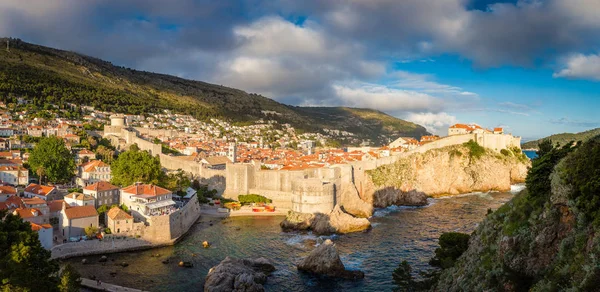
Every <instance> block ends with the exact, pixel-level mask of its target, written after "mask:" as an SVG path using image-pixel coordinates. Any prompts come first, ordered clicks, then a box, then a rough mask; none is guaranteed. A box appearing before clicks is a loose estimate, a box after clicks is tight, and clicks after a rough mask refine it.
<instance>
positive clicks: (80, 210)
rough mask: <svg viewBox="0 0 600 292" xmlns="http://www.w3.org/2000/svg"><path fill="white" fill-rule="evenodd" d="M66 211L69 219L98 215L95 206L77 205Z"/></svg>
mask: <svg viewBox="0 0 600 292" xmlns="http://www.w3.org/2000/svg"><path fill="white" fill-rule="evenodd" d="M64 212H65V215H67V218H69V219H77V218H85V217H93V216H98V212H97V211H96V208H94V206H75V207H71V208H68V209H66V210H65V211H64Z"/></svg>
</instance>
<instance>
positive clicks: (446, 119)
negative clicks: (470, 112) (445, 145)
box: [406, 112, 458, 135]
mask: <svg viewBox="0 0 600 292" xmlns="http://www.w3.org/2000/svg"><path fill="white" fill-rule="evenodd" d="M406 120H408V121H411V122H413V123H416V124H419V125H422V126H424V127H425V128H426V129H427V130H428V131H429V132H431V133H434V134H436V135H447V133H448V126H450V125H454V124H456V123H458V119H457V118H456V117H455V116H453V115H450V114H448V113H445V112H440V113H431V112H423V113H410V114H408V115H407V116H406Z"/></svg>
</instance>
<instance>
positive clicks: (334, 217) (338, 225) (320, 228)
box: [280, 205, 371, 234]
mask: <svg viewBox="0 0 600 292" xmlns="http://www.w3.org/2000/svg"><path fill="white" fill-rule="evenodd" d="M280 226H281V228H282V229H283V230H286V231H287V230H312V231H314V232H315V233H316V234H332V233H350V232H357V231H362V230H365V229H369V228H370V227H371V222H369V220H368V219H366V218H356V217H354V216H352V215H350V214H348V213H346V212H344V210H343V209H342V208H341V207H340V206H339V205H336V206H335V207H334V208H333V210H332V211H331V212H330V213H329V214H322V213H317V214H306V213H298V212H294V211H289V212H288V215H287V217H286V219H285V220H284V221H282V222H281V223H280Z"/></svg>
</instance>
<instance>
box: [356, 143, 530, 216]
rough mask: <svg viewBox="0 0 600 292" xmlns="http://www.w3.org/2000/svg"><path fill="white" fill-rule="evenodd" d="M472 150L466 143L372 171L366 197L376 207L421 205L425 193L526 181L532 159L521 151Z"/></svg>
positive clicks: (473, 189)
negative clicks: (477, 151)
mask: <svg viewBox="0 0 600 292" xmlns="http://www.w3.org/2000/svg"><path fill="white" fill-rule="evenodd" d="M471 151H472V150H471V149H470V148H469V147H467V146H464V145H457V146H450V147H444V148H440V149H435V150H431V151H428V152H425V153H415V154H413V155H411V156H408V157H405V158H402V159H400V160H399V161H397V162H396V163H395V164H391V165H385V166H382V167H379V168H377V169H374V170H370V171H368V174H369V176H370V178H371V180H370V181H367V183H366V187H365V192H364V193H365V195H364V196H365V197H364V198H363V199H364V200H365V201H367V202H372V203H373V205H374V206H375V207H386V206H389V205H392V204H395V205H397V204H398V203H401V204H402V205H422V203H423V200H424V199H426V196H425V195H428V196H442V195H458V194H464V193H469V192H476V191H490V190H496V191H508V190H510V186H511V184H515V183H521V182H524V181H525V177H526V175H527V169H528V168H529V167H530V165H531V162H530V161H529V160H528V159H527V158H526V157H524V155H523V154H522V153H513V152H510V151H509V152H505V154H500V153H496V152H493V151H492V150H488V149H483V148H481V151H483V152H482V153H481V154H479V155H478V156H474V155H472V153H471ZM515 152H517V151H515Z"/></svg>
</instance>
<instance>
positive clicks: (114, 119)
mask: <svg viewBox="0 0 600 292" xmlns="http://www.w3.org/2000/svg"><path fill="white" fill-rule="evenodd" d="M110 125H111V126H115V127H125V117H124V116H122V115H112V116H110Z"/></svg>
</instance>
